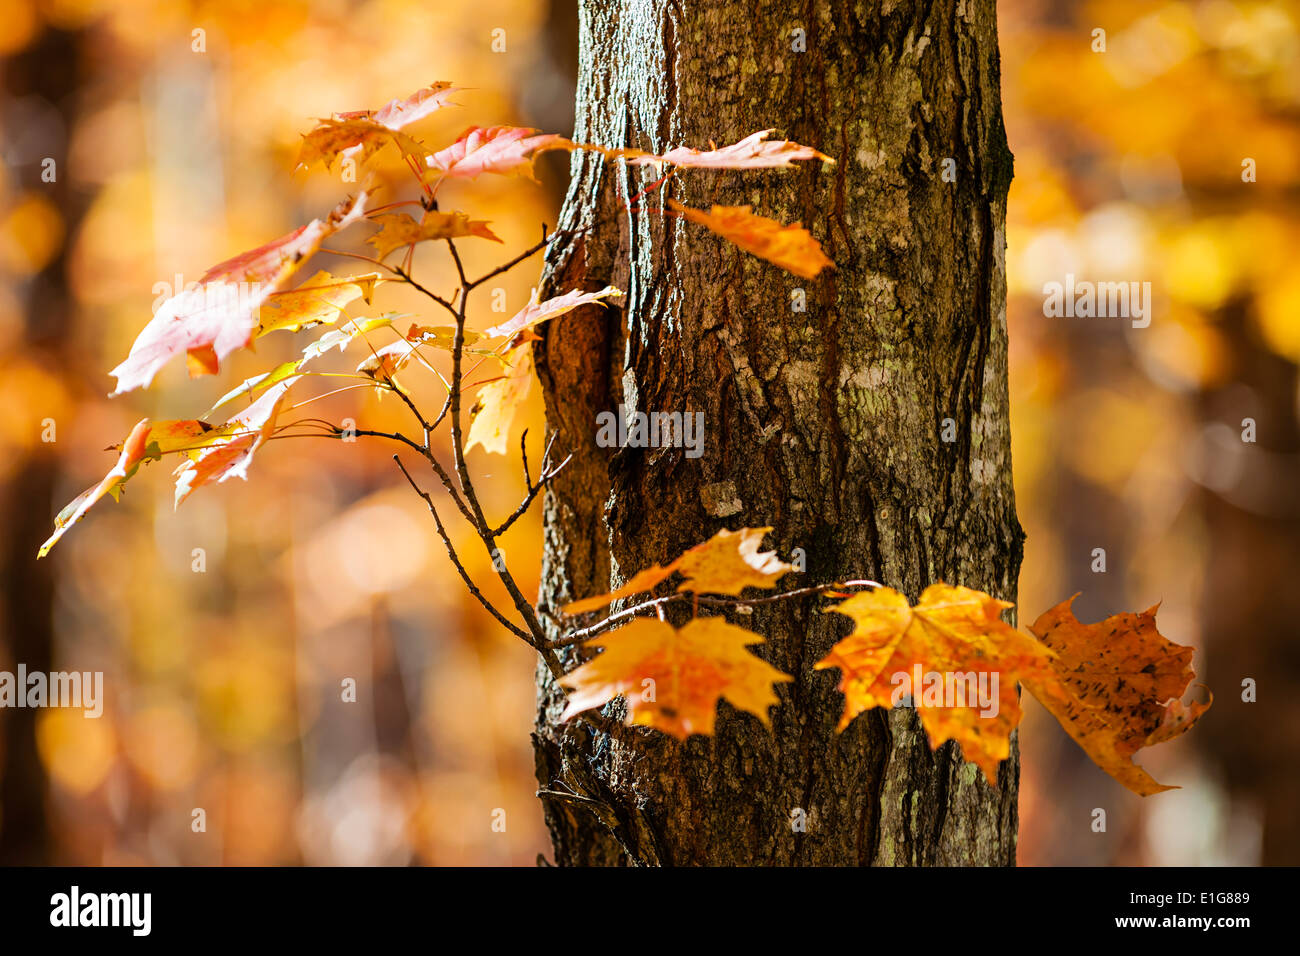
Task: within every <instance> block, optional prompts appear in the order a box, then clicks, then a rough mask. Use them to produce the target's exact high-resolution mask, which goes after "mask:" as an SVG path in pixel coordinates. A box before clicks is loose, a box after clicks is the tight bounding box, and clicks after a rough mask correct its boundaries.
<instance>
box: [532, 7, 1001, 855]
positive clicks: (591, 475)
mask: <svg viewBox="0 0 1300 956" xmlns="http://www.w3.org/2000/svg"><path fill="white" fill-rule="evenodd" d="M580 31H581V34H580V39H581V43H580V45H581V65H580V70H579V86H578V94H577V117H576V123H575V125H576V130H575V136H576V137H577V138H578V139H581V140H585V141H588V142H595V143H601V144H605V145H608V146H631V147H638V148H642V149H649V150H654V151H656V152H661V151H663V150H665V149H667V148H670V147H672V146H678V145H687V146H697V147H705V146H706V144H707V143H708V142H709V141H710V140H713V141H714V142H716V143H717V144H719V145H721V144H723V143H729V142H734V141H735V140H737V139H739V138H741V137H742V136H745V135H747V134H749V133H752V132H754V131H756V130H761V129H765V128H767V127H769V126H775V127H776V128H777V135H778V136H783V137H785V138H787V139H792V140H795V141H797V142H801V143H805V144H807V145H810V146H814V147H816V148H818V149H820V150H822V151H823V152H825V153H827V154H828V155H831V156H833V157H834V159H835V165H833V166H824V167H823V166H821V164H817V163H810V164H805V165H801V166H800V167H799V168H798V169H797V170H785V171H781V170H771V171H755V172H744V173H734V172H733V173H726V172H723V173H714V172H706V171H686V172H683V173H681V174H679V175H677V176H675V177H674V178H673V179H672V180H671V181H670V182H669V184H668V185H667V186H666V187H656V188H655V189H653V190H651V191H650V192H649V193H648V194H647V195H646V196H645V197H643V198H642V199H641V200H639V201H638V202H637V203H636V205H637V206H638V207H639V209H637V210H636V211H633V212H628V211H627V208H626V206H625V200H626V199H627V197H629V196H635V195H636V193H637V192H639V191H640V190H641V189H642V188H643V187H645V186H646V185H647V184H649V183H650V182H651V181H652V180H654V179H655V178H656V176H657V173H656V172H655V171H654V170H653V169H644V168H640V169H629V168H627V167H626V166H624V165H623V164H620V163H610V164H608V165H604V164H602V163H601V162H600V161H599V159H598V158H597V157H595V156H593V155H592V154H590V153H582V152H578V153H575V154H574V157H573V161H572V163H573V165H572V174H573V175H572V181H571V184H570V188H569V193H568V196H567V198H566V201H565V205H564V209H563V212H562V214H561V222H560V226H561V228H563V229H581V228H584V227H586V228H587V231H586V232H585V233H583V234H581V235H579V236H577V237H576V238H568V239H563V240H558V241H557V244H556V245H555V246H554V247H553V248H552V249H551V250H550V253H549V256H548V262H547V275H546V280H545V284H546V286H547V288H548V291H549V292H550V293H554V292H557V291H565V290H567V289H571V288H577V287H583V288H587V289H596V288H599V287H600V286H602V285H604V284H605V283H607V282H610V283H613V284H615V285H617V286H618V287H619V288H621V289H624V290H625V291H626V292H627V296H626V298H625V299H624V300H622V302H621V305H622V308H611V309H609V310H600V309H585V310H581V311H579V312H577V313H574V314H572V315H571V316H568V317H565V318H564V319H561V320H557V321H554V322H552V323H550V324H549V326H548V327H547V330H546V332H545V334H544V339H543V340H542V341H541V342H539V343H537V345H536V346H535V351H536V358H537V364H538V371H539V375H540V378H541V381H542V385H543V390H544V393H545V398H546V413H547V419H548V427H549V429H550V431H552V432H553V433H555V434H556V436H557V443H556V448H557V450H559V449H563V453H568V452H570V451H572V453H573V460H572V461H571V462H570V465H569V467H568V468H567V469H566V471H565V472H563V473H562V475H561V476H560V478H559V479H557V480H556V482H555V483H554V484H553V485H552V486H551V487H550V491H549V493H548V495H547V498H546V504H545V510H546V517H545V521H546V523H545V547H546V553H545V566H544V569H543V582H542V588H541V604H542V606H543V607H544V608H552V609H553V608H557V607H559V606H561V605H562V604H564V603H565V602H566V601H569V600H573V599H575V598H579V597H585V596H588V595H591V594H595V593H599V592H602V591H605V590H608V589H609V587H610V586H611V585H617V584H619V583H621V582H623V581H624V580H626V578H628V577H629V576H631V575H632V574H633V573H635V572H637V571H639V570H641V569H642V568H645V567H646V566H648V565H649V564H651V563H653V562H661V563H662V562H666V561H668V560H671V559H672V558H674V557H676V556H677V554H678V553H680V552H681V551H683V550H684V549H686V548H687V547H690V546H691V545H694V544H697V543H698V542H700V541H702V540H704V539H705V538H707V537H709V536H710V535H712V534H713V533H714V532H715V531H716V530H718V529H719V528H722V527H727V528H733V529H734V528H738V527H743V526H751V527H755V526H767V525H770V526H772V527H773V528H774V529H775V530H774V531H773V532H772V533H771V535H769V538H768V541H769V543H770V544H771V545H772V546H775V547H776V548H777V550H778V552H779V553H780V554H781V555H782V557H784V558H786V559H789V558H790V557H791V555H792V554H793V552H794V549H795V548H801V549H803V550H804V552H806V556H807V568H806V573H805V574H803V575H800V576H799V577H800V579H801V581H802V583H805V584H812V583H817V582H825V581H832V580H843V579H846V578H850V577H854V578H856V577H873V578H875V579H876V580H878V581H881V582H882V583H885V584H888V585H890V586H892V587H895V588H897V589H898V590H900V591H903V592H905V593H906V594H908V596H909V597H910V598H912V599H913V600H914V599H915V598H916V597H917V595H918V594H919V593H920V591H921V590H922V589H923V588H924V587H925V586H926V585H928V584H931V583H932V582H935V581H939V580H944V581H948V582H950V583H960V584H965V585H968V586H971V587H976V588H981V589H984V590H987V591H989V592H990V593H992V594H994V595H996V596H998V597H1002V598H1005V599H1008V600H1014V599H1015V590H1016V577H1017V574H1018V570H1019V565H1020V559H1021V542H1022V538H1023V535H1022V532H1021V530H1020V526H1019V523H1018V521H1017V519H1016V514H1015V504H1014V498H1013V492H1012V483H1011V462H1010V442H1009V429H1008V415H1007V340H1006V311H1005V299H1006V285H1005V272H1004V270H1005V266H1004V246H1005V235H1004V221H1005V212H1006V195H1007V187H1008V185H1009V183H1010V179H1011V154H1010V152H1009V151H1008V149H1007V145H1006V135H1005V132H1004V130H1003V125H1002V112H1001V102H1000V97H999V76H998V52H997V37H996V24H995V10H994V0H933V2H924V3H922V2H919V0H899V2H893V3H891V2H888V0H886V2H884V3H873V4H855V3H849V2H847V0H817V2H814V3H795V2H793V0H746V2H741V0H725V2H724V0H714V2H708V3H703V2H698V0H581V2H580ZM799 31H802V32H799ZM801 37H802V38H804V43H806V50H805V51H803V52H801V51H800V49H799V48H800V47H801V46H802V45H803V44H801V42H800V40H801ZM945 158H951V159H953V160H954V161H955V163H953V164H945V163H944V160H945ZM945 166H948V167H951V168H953V169H955V173H956V179H955V182H954V181H948V180H951V179H952V176H948V177H947V180H945V177H944V176H943V175H942V174H943V172H944V169H945ZM668 196H671V197H673V198H675V199H677V200H679V201H681V202H683V203H685V204H687V205H691V206H696V207H704V208H707V207H708V205H709V204H710V202H717V203H719V204H723V205H742V204H752V205H753V206H754V209H755V211H756V212H760V213H762V214H763V215H766V216H769V217H772V218H775V219H779V220H781V221H783V222H792V221H795V220H799V221H802V222H803V223H804V224H805V225H806V226H807V227H808V228H809V229H810V230H811V231H812V233H813V235H814V236H816V237H817V238H818V239H820V240H821V241H822V243H823V245H824V247H825V249H826V252H827V254H828V255H829V256H830V257H831V258H832V259H833V260H834V262H835V264H836V269H835V270H834V271H826V272H823V273H822V274H821V276H820V277H818V278H817V279H815V280H802V279H798V278H796V277H794V276H792V275H790V274H787V273H785V272H783V271H781V270H780V269H778V268H777V267H775V266H773V265H770V264H769V263H766V262H763V261H761V260H759V259H756V258H754V257H751V256H747V255H746V254H744V253H742V252H740V251H739V250H737V249H735V248H734V247H731V246H728V245H726V244H724V243H723V242H722V241H721V240H720V239H718V238H716V237H714V236H712V235H711V234H709V233H707V232H704V231H703V230H701V229H700V228H699V227H696V226H693V225H691V224H689V223H686V222H684V221H683V220H680V219H677V218H672V217H666V216H664V215H662V214H661V213H660V212H659V209H660V208H661V207H663V206H664V205H666V199H667V197H668ZM799 289H801V290H804V292H805V293H806V311H799V310H798V305H799V301H798V297H799V294H798V293H797V292H796V290H799ZM619 404H623V405H625V406H627V407H628V408H629V409H638V410H641V411H683V412H685V411H691V412H696V411H703V412H704V415H705V435H706V444H705V449H704V454H703V457H700V458H698V459H690V458H686V457H685V455H684V453H683V450H682V449H634V448H624V449H602V448H599V447H597V446H596V444H595V433H596V423H595V422H596V415H597V414H598V413H599V412H601V411H604V410H613V409H616V407H617V406H618V405H619ZM945 419H951V420H952V421H951V423H950V424H947V426H946V427H945ZM945 439H947V440H945ZM787 584H788V580H787ZM821 603H824V602H819V601H817V600H803V601H797V602H796V601H792V602H786V603H783V604H780V605H774V606H769V607H766V608H761V609H760V610H758V611H757V612H756V613H754V614H753V615H752V616H750V617H746V618H743V619H741V618H736V619H735V620H736V621H737V622H738V623H742V624H744V626H746V627H749V628H752V629H753V630H755V631H758V632H759V633H761V634H763V635H764V636H765V637H766V643H765V644H764V645H762V646H760V647H758V648H756V650H757V652H758V653H759V654H761V655H762V656H763V657H764V658H765V659H767V660H769V661H770V662H771V663H772V664H773V665H775V666H776V667H778V668H780V669H781V670H784V671H786V672H787V673H789V674H792V675H793V676H794V678H795V679H794V682H793V683H790V684H786V685H783V686H782V687H781V688H780V697H781V705H780V706H779V707H777V708H775V709H774V710H773V712H772V728H771V730H768V729H767V728H765V727H763V726H762V725H761V724H760V723H759V721H758V720H756V719H755V718H754V717H753V716H752V715H749V714H746V713H739V712H737V711H735V710H733V709H732V708H731V707H730V706H729V705H727V704H725V703H724V704H721V705H720V715H719V720H718V726H717V734H716V736H715V737H713V738H707V737H699V736H696V737H692V738H690V739H689V740H687V741H686V742H685V743H681V742H678V741H676V740H674V739H673V738H671V737H669V736H667V735H665V734H662V733H658V732H655V731H648V730H645V729H641V728H637V729H632V728H624V729H622V730H621V731H619V732H618V733H616V734H614V735H613V736H610V735H606V734H603V733H598V732H596V731H594V730H593V729H592V728H591V726H590V725H587V724H585V723H582V722H579V721H571V722H569V723H568V724H567V725H566V724H560V723H559V720H558V718H559V713H560V710H561V709H562V706H563V696H562V694H561V693H560V692H559V691H558V690H557V688H556V687H555V685H554V684H553V682H552V681H551V680H550V678H549V676H548V675H546V674H545V673H541V674H540V675H539V712H538V722H537V728H536V734H535V737H534V742H535V751H536V761H537V775H538V780H539V782H540V784H541V786H542V789H543V790H544V791H546V793H544V795H543V800H544V806H545V814H546V820H547V824H548V827H549V829H550V832H551V836H552V840H553V842H554V848H555V858H556V861H557V862H558V863H560V864H633V865H636V864H651V865H653V864H663V865H682V864H716V865H729V864H772V865H789V864H798V865H819V864H864V865H867V864H871V865H936V864H939V865H942V864H996V865H1007V864H1013V863H1014V861H1015V845H1016V786H1017V780H1018V776H1019V767H1018V753H1017V750H1016V748H1015V742H1014V738H1013V746H1012V754H1011V758H1010V759H1009V760H1008V761H1006V762H1005V763H1004V764H1003V765H1002V767H1001V769H1000V772H999V780H998V786H997V787H991V786H989V785H988V784H987V783H986V782H985V781H984V779H983V776H982V775H981V774H979V773H978V772H977V771H976V768H975V767H974V766H973V765H971V764H966V763H964V762H963V761H962V760H961V758H960V755H959V751H957V750H956V747H955V745H954V744H948V745H946V746H944V747H942V748H941V749H940V750H938V751H937V752H934V753H931V751H930V748H929V746H928V744H927V742H926V738H925V734H924V732H923V731H922V729H921V727H920V724H919V722H918V720H917V717H916V713H915V711H914V710H911V709H901V708H900V709H896V710H893V711H888V712H887V711H883V710H876V711H872V712H869V713H867V714H864V715H862V716H861V717H859V718H858V719H857V720H856V721H854V723H853V724H852V725H850V727H849V728H847V729H846V730H845V731H844V732H843V733H841V734H837V733H836V732H835V726H836V723H837V721H838V719H839V717H840V714H841V712H842V709H843V699H842V697H841V695H840V694H839V692H838V691H837V690H836V684H837V681H838V672H836V671H814V670H813V664H814V663H815V662H816V661H817V660H818V659H820V658H821V657H822V656H823V655H825V653H826V652H827V650H828V649H829V648H830V646H831V645H832V643H834V642H835V641H836V640H837V639H838V638H840V637H842V636H844V635H845V634H846V633H847V631H848V623H849V622H848V621H847V619H845V618H842V617H841V616H839V615H834V614H822V613H820V611H819V605H820V604H821ZM678 623H680V622H678ZM585 653H587V652H583V651H581V650H579V649H571V650H569V651H568V652H567V654H568V657H566V658H565V660H566V666H567V667H570V668H571V667H573V666H576V663H577V661H578V659H580V658H581V657H582V656H583V655H584V654H585ZM606 712H607V713H609V714H610V715H611V716H612V717H614V718H619V719H621V717H622V714H623V710H622V702H621V700H620V701H617V702H615V703H613V704H611V705H610V706H608V707H607V708H606ZM570 793H575V794H576V796H569V794H570ZM797 811H802V812H803V813H802V816H803V817H804V818H806V821H807V822H806V826H804V827H802V828H800V827H799V826H797V825H796V824H797V822H798V820H799V819H800V817H801V814H799V813H798V812H797Z"/></svg>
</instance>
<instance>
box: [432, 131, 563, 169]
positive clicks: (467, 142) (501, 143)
mask: <svg viewBox="0 0 1300 956" xmlns="http://www.w3.org/2000/svg"><path fill="white" fill-rule="evenodd" d="M574 148H575V144H574V143H573V142H571V141H570V140H567V139H565V138H564V137H563V136H559V135H557V134H555V133H543V134H540V135H539V134H538V133H537V130H535V129H530V128H528V127H523V126H493V127H490V128H488V129H483V128H482V127H480V126H471V127H470V128H469V129H467V130H466V131H465V132H464V133H462V134H461V136H460V138H459V139H457V140H456V142H454V143H452V144H451V145H450V146H448V147H447V148H446V149H441V150H439V151H438V152H436V153H434V154H433V155H432V156H429V157H428V158H427V160H426V162H427V164H428V166H429V168H430V169H435V170H437V171H438V172H440V173H441V174H442V175H443V177H445V178H459V179H473V178H475V177H477V176H479V175H481V174H483V173H496V174H497V175H500V176H508V175H511V174H516V175H520V176H525V177H527V178H529V179H532V178H533V159H534V158H535V157H536V156H537V154H538V153H542V152H545V151H546V150H548V149H569V150H572V149H574Z"/></svg>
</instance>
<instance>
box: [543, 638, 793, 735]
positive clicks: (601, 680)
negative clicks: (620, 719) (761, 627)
mask: <svg viewBox="0 0 1300 956" xmlns="http://www.w3.org/2000/svg"><path fill="white" fill-rule="evenodd" d="M762 643H763V638H762V637H761V636H760V635H758V634H755V633H754V632H753V631H747V630H745V629H744V628H740V627H736V626H735V625H733V624H728V623H727V622H726V621H725V620H723V619H722V618H720V617H698V618H695V619H694V620H691V621H689V622H687V624H686V626H685V627H683V628H681V629H680V630H676V629H674V628H673V627H672V626H671V625H669V624H667V623H665V622H663V621H659V620H656V619H653V618H644V617H640V618H635V619H633V620H632V621H631V622H630V623H628V624H627V625H625V626H623V627H621V628H619V629H618V630H616V631H614V632H612V633H610V634H607V635H602V636H600V637H597V638H593V639H592V640H590V641H588V642H586V643H585V644H584V645H583V646H584V647H590V648H597V647H599V648H604V650H603V651H602V652H601V653H600V654H599V655H598V656H597V657H595V658H594V659H592V660H590V661H588V662H587V663H585V664H583V665H582V666H581V667H578V668H576V669H575V670H573V671H571V672H570V673H568V674H566V675H565V676H564V677H562V678H561V679H560V683H561V684H562V685H563V686H564V687H566V688H568V690H569V703H568V706H567V707H565V709H564V714H563V715H562V717H561V719H562V720H567V719H569V718H570V717H573V716H574V715H576V714H579V713H581V712H582V711H584V710H589V709H591V708H593V707H600V706H602V705H604V704H605V703H607V702H608V701H611V700H613V699H614V698H615V697H617V696H619V695H620V694H622V695H624V697H625V699H626V701H627V717H626V723H627V724H628V725H629V726H632V725H640V726H643V727H654V728H656V729H658V730H662V731H665V732H667V733H670V734H672V735H673V736H674V737H678V738H680V739H685V738H686V737H689V736H690V735H691V734H712V733H713V728H714V722H715V720H716V717H717V705H718V700H719V698H724V699H726V700H727V701H728V702H729V703H730V704H731V705H732V706H733V707H735V708H737V709H739V710H746V711H749V712H750V713H751V714H754V715H755V716H756V717H758V719H759V720H760V721H762V722H763V724H764V725H765V726H767V725H768V723H769V721H768V709H769V708H770V707H772V706H774V705H776V704H777V703H778V702H779V701H778V699H777V696H776V691H775V689H774V685H775V684H778V683H782V682H785V681H790V680H793V678H792V677H790V675H788V674H784V673H782V672H781V671H779V670H777V669H776V668H775V667H773V666H772V665H771V664H769V663H767V662H766V661H764V660H762V659H761V658H759V657H756V656H754V655H753V654H751V653H750V652H749V651H748V650H747V649H746V648H747V647H748V646H749V645H751V644H762Z"/></svg>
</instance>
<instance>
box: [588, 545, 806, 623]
mask: <svg viewBox="0 0 1300 956" xmlns="http://www.w3.org/2000/svg"><path fill="white" fill-rule="evenodd" d="M771 530H772V529H771V528H741V529H740V530H738V531H728V530H726V529H725V528H724V529H723V530H721V531H719V532H718V533H717V534H715V535H714V536H713V537H712V538H710V539H709V540H708V541H705V542H704V543H702V544H697V545H696V546H695V547H693V548H690V549H689V550H687V551H684V552H682V554H681V555H679V556H678V558H677V560H675V561H673V562H671V563H670V564H668V565H658V564H653V565H651V566H650V567H648V568H646V569H645V570H643V571H640V572H638V573H636V574H634V575H633V576H632V578H631V579H630V580H629V581H628V582H627V583H626V584H624V585H623V586H622V587H621V588H618V589H617V590H615V591H611V592H609V593H608V594H598V595H596V596H595V597H589V598H584V599H583V600H581V601H574V602H573V603H571V604H567V605H565V607H564V613H565V614H583V613H585V612H587V611H595V610H599V609H600V608H602V607H605V606H606V605H607V604H610V603H612V602H614V601H617V600H618V599H620V598H625V597H628V596H630V595H633V594H640V593H641V592H642V591H649V590H650V589H651V588H653V587H655V586H656V585H657V584H659V583H660V582H661V581H665V580H667V579H668V578H669V577H671V576H672V575H673V574H676V573H680V574H681V575H682V576H683V577H684V578H685V580H684V581H683V582H682V584H681V585H680V586H679V587H678V588H677V590H678V591H694V592H696V593H699V594H704V593H709V594H732V595H735V594H739V593H740V592H741V591H743V590H744V589H745V588H747V587H752V588H771V587H773V586H775V585H776V582H777V579H778V578H780V577H781V575H783V574H786V573H788V572H790V571H793V570H794V568H793V566H792V565H789V564H786V563H785V562H784V561H782V560H781V559H780V558H778V557H777V556H776V552H775V551H760V550H759V548H760V547H761V546H762V543H763V536H764V535H765V534H767V533H768V532H769V531H771Z"/></svg>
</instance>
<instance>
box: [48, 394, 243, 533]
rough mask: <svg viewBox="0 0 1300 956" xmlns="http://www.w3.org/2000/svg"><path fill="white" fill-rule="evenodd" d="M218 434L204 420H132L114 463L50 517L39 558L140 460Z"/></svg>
mask: <svg viewBox="0 0 1300 956" xmlns="http://www.w3.org/2000/svg"><path fill="white" fill-rule="evenodd" d="M218 434H219V433H218V432H217V431H216V430H215V429H213V427H212V426H211V425H209V424H208V423H207V422H201V421H198V420H196V419H175V420H168V421H159V422H153V421H150V420H149V419H147V418H142V419H141V420H140V421H138V422H136V425H135V427H134V428H133V429H131V434H130V435H129V436H127V438H126V440H125V441H123V442H122V443H121V446H120V447H121V453H120V454H119V455H118V459H117V464H116V465H114V466H113V468H112V469H111V470H110V471H109V472H108V474H106V475H105V476H104V477H103V479H102V480H101V481H100V482H99V483H98V484H96V485H95V486H93V487H91V488H88V489H86V490H85V491H83V492H82V493H81V494H80V495H78V496H77V497H76V498H74V499H73V500H72V501H71V502H70V503H69V504H68V505H67V506H66V507H65V508H64V509H63V510H62V511H60V512H59V514H58V516H57V517H56V518H55V519H54V533H53V534H52V535H50V537H49V538H48V539H47V540H46V541H45V543H44V544H42V545H41V548H40V550H39V551H38V552H37V553H36V556H37V557H38V558H43V557H45V556H46V555H47V554H49V553H50V549H51V548H53V547H54V546H55V545H56V544H57V543H58V541H59V539H60V538H62V537H63V535H64V534H65V533H66V532H67V530H68V529H69V528H71V527H72V526H73V525H74V524H76V523H77V522H78V521H80V520H81V519H82V518H83V517H85V515H86V512H88V511H89V510H90V509H91V507H93V506H94V505H95V504H96V503H97V502H98V501H99V500H100V499H101V498H103V497H104V496H105V495H110V496H112V498H113V499H114V500H117V498H118V497H119V496H120V495H121V493H122V488H123V486H124V485H125V484H126V483H127V480H128V479H130V478H131V477H132V476H133V475H134V474H135V473H136V471H138V470H139V468H140V463H141V462H143V461H148V460H152V459H157V458H161V457H162V456H163V455H167V454H172V453H173V452H178V451H184V450H186V449H193V448H200V447H202V446H204V445H205V444H207V443H209V442H212V441H215V440H216V439H217V437H218Z"/></svg>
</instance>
